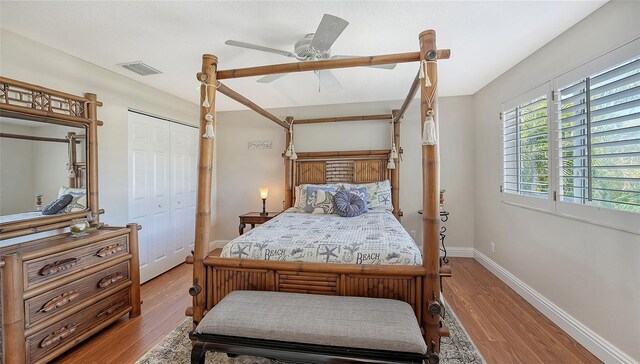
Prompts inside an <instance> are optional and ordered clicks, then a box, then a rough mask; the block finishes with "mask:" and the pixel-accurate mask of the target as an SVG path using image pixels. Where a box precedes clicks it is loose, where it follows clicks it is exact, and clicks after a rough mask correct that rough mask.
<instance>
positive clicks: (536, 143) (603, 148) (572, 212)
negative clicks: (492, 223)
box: [500, 38, 640, 234]
mask: <svg viewBox="0 0 640 364" xmlns="http://www.w3.org/2000/svg"><path fill="white" fill-rule="evenodd" d="M638 49H640V38H638V39H636V40H634V41H631V42H629V43H627V44H626V45H623V46H621V47H618V48H616V49H614V50H612V51H610V52H608V53H606V54H604V55H602V56H600V57H598V58H597V59H594V60H592V61H590V62H587V63H585V64H583V65H582V66H580V67H578V68H576V69H573V70H571V71H569V72H566V73H564V74H562V75H560V76H558V77H556V78H554V79H552V80H549V81H548V82H546V83H544V84H542V85H541V86H539V87H537V88H535V89H533V90H531V91H528V92H526V93H524V94H522V95H520V96H518V97H516V98H514V99H512V100H510V101H507V102H505V103H503V104H502V112H501V114H500V118H501V121H502V147H503V148H502V150H503V153H502V155H503V163H502V184H501V192H502V193H501V199H502V201H504V202H507V203H513V204H517V205H520V206H524V207H529V208H535V209H538V210H542V211H546V212H549V213H552V214H555V215H561V216H565V217H570V218H575V219H579V220H583V221H588V222H592V223H596V224H600V225H604V226H610V227H613V228H617V229H622V230H625V231H630V232H633V233H636V234H640V55H639V54H638Z"/></svg>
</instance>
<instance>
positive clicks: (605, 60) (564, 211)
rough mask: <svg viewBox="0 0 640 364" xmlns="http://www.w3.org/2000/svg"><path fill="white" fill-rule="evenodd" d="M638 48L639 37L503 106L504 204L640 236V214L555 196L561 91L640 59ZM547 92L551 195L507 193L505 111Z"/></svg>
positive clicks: (501, 123) (558, 184)
mask: <svg viewBox="0 0 640 364" xmlns="http://www.w3.org/2000/svg"><path fill="white" fill-rule="evenodd" d="M639 49H640V38H636V39H634V40H632V41H630V42H628V43H626V44H624V45H622V46H619V47H617V48H615V49H613V50H612V51H610V52H607V53H605V54H603V55H601V56H599V57H597V58H595V59H592V60H590V61H588V62H585V63H583V64H582V65H580V66H578V67H576V68H574V69H572V70H570V71H568V72H566V73H564V74H561V75H559V76H556V77H554V78H552V79H550V80H549V81H547V82H545V83H543V84H541V85H540V86H538V87H535V88H534V89H532V90H530V91H527V92H525V93H523V94H521V95H519V96H517V97H515V98H513V99H511V100H509V101H506V102H503V103H502V104H501V107H502V108H501V114H500V116H501V117H500V140H501V157H500V159H501V164H500V186H501V187H500V191H501V193H500V199H501V201H502V202H503V203H506V204H510V205H515V206H519V207H524V208H528V209H533V210H537V211H541V212H545V213H550V214H553V215H556V216H561V217H565V218H569V219H573V220H578V221H583V222H587V223H591V224H595V225H600V226H604V227H608V228H612V229H616V230H622V231H626V232H630V233H633V234H638V235H640V213H636V212H630V211H624V210H617V209H612V208H606V207H599V206H592V205H587V204H580V203H574V202H565V201H561V199H560V198H558V197H559V196H557V195H556V193H558V192H557V191H560V183H561V181H560V178H561V176H560V175H561V170H560V169H559V168H560V167H561V163H562V160H561V159H560V158H558V156H559V154H558V153H560V152H561V148H560V145H559V144H558V137H559V135H561V128H560V125H559V117H560V115H561V111H560V97H559V90H560V88H561V87H564V86H567V85H569V84H571V83H576V82H578V81H579V80H580V79H583V78H586V77H589V76H592V75H594V74H596V73H599V72H601V71H603V70H605V69H607V68H610V67H614V66H615V65H618V64H621V63H623V62H625V61H628V60H630V59H632V58H635V57H638V56H639V55H640V53H639V52H638V50H639ZM545 89H546V95H547V125H548V142H549V146H548V150H549V153H548V166H549V195H548V197H547V198H546V199H542V198H537V197H531V196H525V195H519V194H515V193H510V192H506V191H504V190H503V188H502V184H503V181H505V176H504V165H505V160H504V159H505V158H504V124H503V121H502V115H503V113H504V112H505V111H508V110H511V109H513V108H515V107H516V106H517V105H519V104H522V103H523V102H526V101H528V100H533V99H534V98H536V97H539V96H541V95H542V93H543V92H545Z"/></svg>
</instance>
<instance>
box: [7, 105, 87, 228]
mask: <svg viewBox="0 0 640 364" xmlns="http://www.w3.org/2000/svg"><path fill="white" fill-rule="evenodd" d="M86 167H87V143H86V128H85V127H84V126H83V125H73V126H67V125H57V124H53V123H48V122H42V121H31V120H26V119H18V118H11V117H0V223H10V222H16V221H21V220H27V219H35V218H42V217H47V216H53V215H61V214H68V213H72V212H82V211H85V210H87V189H86V187H87V169H86Z"/></svg>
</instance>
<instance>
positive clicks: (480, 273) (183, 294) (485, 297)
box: [56, 258, 600, 364]
mask: <svg viewBox="0 0 640 364" xmlns="http://www.w3.org/2000/svg"><path fill="white" fill-rule="evenodd" d="M451 267H452V270H453V277H452V278H449V279H445V280H444V293H445V298H446V300H447V302H448V303H449V305H450V306H451V307H452V309H453V310H454V311H455V313H456V315H457V316H458V318H459V319H460V321H461V322H462V325H463V326H464V327H465V329H466V330H467V332H468V333H469V335H470V336H471V339H472V340H473V341H474V343H475V344H476V346H477V347H478V349H479V350H480V352H481V353H482V355H483V356H484V358H485V359H486V360H487V362H488V363H490V364H492V363H498V364H515V363H527V364H531V363H562V364H564V363H567V364H569V363H571V364H574V363H600V361H599V360H598V359H597V358H596V357H594V356H593V355H592V354H591V353H589V352H588V351H587V350H586V349H585V348H583V347H582V346H580V344H578V343H577V342H576V341H575V340H573V339H572V338H570V337H569V336H568V335H567V334H565V333H564V332H563V331H562V330H560V328H558V327H557V326H556V325H555V324H553V323H552V322H551V321H550V320H549V319H547V318H546V317H544V316H543V315H542V314H541V313H540V312H538V311H537V310H536V309H535V308H534V307H533V306H531V305H530V304H529V303H528V302H526V301H525V300H524V299H523V298H521V297H520V296H519V295H518V294H517V293H515V292H514V291H513V290H512V289H511V288H509V287H508V286H507V285H505V284H504V283H502V281H500V280H499V279H498V278H497V277H495V276H494V275H493V274H491V273H490V272H489V271H488V270H486V269H485V268H484V267H483V266H482V265H480V263H478V262H477V261H475V260H474V259H471V258H451ZM191 272H192V270H191V266H190V265H184V264H183V265H180V266H178V267H176V268H174V269H172V270H171V271H169V272H167V273H165V274H163V275H162V276H160V277H158V278H156V279H154V280H151V281H149V282H147V283H145V284H144V285H142V292H141V293H142V300H143V301H144V304H143V305H142V316H140V317H137V318H134V319H128V318H123V319H121V320H120V321H118V322H117V323H115V324H114V325H112V326H110V327H108V328H107V329H105V330H103V331H102V332H101V333H99V334H98V335H96V336H95V337H93V338H92V339H90V340H88V341H86V342H84V343H82V344H80V345H79V346H78V347H76V348H75V349H74V350H72V351H70V352H68V353H67V354H66V355H64V356H63V357H60V358H59V359H58V360H57V361H56V362H58V363H78V364H80V363H82V364H89V363H96V364H97V363H100V364H103V363H104V364H110V363H114V364H115V363H117V364H126V363H135V361H136V360H137V359H138V358H139V357H141V356H142V355H143V354H144V353H145V352H146V351H147V350H149V349H150V348H152V347H153V346H154V345H155V344H156V343H157V342H158V341H160V340H161V339H162V338H163V337H164V336H165V335H166V334H167V333H169V332H171V330H173V329H174V328H175V327H176V326H178V324H179V323H180V322H182V321H183V320H185V319H186V317H185V316H184V310H185V309H186V308H187V306H189V305H190V304H191V297H190V296H189V295H188V294H187V289H188V288H189V287H190V285H191Z"/></svg>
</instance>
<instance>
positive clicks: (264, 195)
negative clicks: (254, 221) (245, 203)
mask: <svg viewBox="0 0 640 364" xmlns="http://www.w3.org/2000/svg"><path fill="white" fill-rule="evenodd" d="M259 190H260V198H261V199H262V212H261V213H260V216H268V215H269V213H268V212H267V197H269V187H260V188H259Z"/></svg>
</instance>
